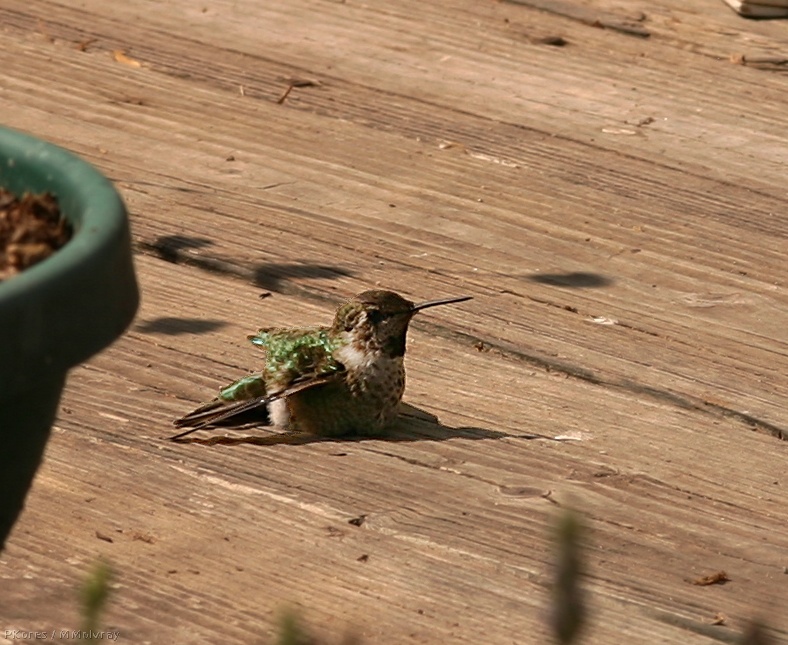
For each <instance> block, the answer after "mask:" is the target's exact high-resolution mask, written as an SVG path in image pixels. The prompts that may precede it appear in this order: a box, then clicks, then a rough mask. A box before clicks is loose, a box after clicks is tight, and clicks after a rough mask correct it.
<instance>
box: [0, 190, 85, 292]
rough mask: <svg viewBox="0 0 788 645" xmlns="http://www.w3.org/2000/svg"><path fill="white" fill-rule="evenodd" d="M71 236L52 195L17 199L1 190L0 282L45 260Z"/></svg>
mask: <svg viewBox="0 0 788 645" xmlns="http://www.w3.org/2000/svg"><path fill="white" fill-rule="evenodd" d="M71 234H72V230H71V225H70V224H69V223H68V222H67V221H66V219H65V218H64V217H63V216H62V215H61V213H60V208H59V207H58V203H57V199H56V198H55V196H54V195H52V194H51V193H42V194H40V195H33V194H30V193H25V194H24V195H22V197H21V198H20V197H17V196H16V195H14V194H13V193H11V192H9V191H7V190H5V189H3V188H0V282H1V281H3V280H6V279H8V278H10V277H12V276H14V275H16V274H17V273H19V272H20V271H24V270H25V269H27V268H28V267H30V266H33V265H34V264H36V263H38V262H41V260H45V259H46V258H48V257H49V256H50V255H52V254H53V253H54V252H55V251H57V250H58V249H59V248H60V247H62V246H63V245H64V244H65V243H66V242H68V240H69V239H71Z"/></svg>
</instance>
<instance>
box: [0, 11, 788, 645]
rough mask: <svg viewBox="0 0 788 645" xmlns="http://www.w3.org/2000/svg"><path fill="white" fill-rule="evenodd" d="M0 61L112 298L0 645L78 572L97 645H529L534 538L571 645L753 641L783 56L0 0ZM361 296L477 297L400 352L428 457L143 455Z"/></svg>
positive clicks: (259, 449)
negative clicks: (99, 256) (110, 222)
mask: <svg viewBox="0 0 788 645" xmlns="http://www.w3.org/2000/svg"><path fill="white" fill-rule="evenodd" d="M690 5H691V7H690ZM0 28H1V29H2V31H1V33H0V35H1V36H2V47H0V70H2V76H1V78H0V121H1V122H2V123H3V124H5V125H8V126H11V127H16V128H19V129H22V130H24V131H27V132H30V133H32V134H35V135H37V136H40V137H43V138H46V139H48V140H51V141H53V142H55V143H58V144H60V145H63V146H65V147H67V148H69V149H71V150H73V151H75V152H77V153H78V154H80V155H82V156H83V157H85V158H86V159H87V160H89V161H90V162H92V163H93V164H95V165H96V166H97V167H99V168H100V169H101V170H102V171H103V172H105V173H106V174H107V175H108V176H109V177H110V178H112V180H113V181H114V182H115V183H116V185H117V187H118V188H119V190H120V192H121V193H122V195H123V197H124V199H125V200H126V203H127V204H128V207H129V210H130V213H131V222H132V227H133V237H134V245H135V255H136V266H137V271H138V276H139V281H140V284H141V288H142V293H143V302H142V306H141V309H140V312H139V315H138V317H137V320H136V321H135V323H134V325H133V326H132V327H131V329H130V330H129V332H128V333H127V334H126V335H125V336H124V337H123V338H122V339H121V340H120V341H119V342H117V343H116V344H115V345H113V346H112V347H111V348H110V349H108V350H107V351H105V352H104V353H102V354H101V355H99V356H98V357H96V358H95V359H93V360H92V361H90V362H89V363H88V364H86V365H83V366H80V367H78V368H76V369H74V370H73V371H72V373H71V375H70V377H69V380H68V385H67V389H66V391H65V393H64V397H63V401H62V406H61V411H60V415H59V418H58V420H57V422H56V426H55V428H54V431H53V435H52V438H51V441H50V443H49V445H48V449H47V454H46V461H45V464H44V465H43V467H42V468H41V470H40V472H39V475H38V477H37V479H36V481H35V484H34V486H33V489H32V491H31V493H30V495H29V497H28V500H27V507H26V510H25V512H24V514H23V516H22V518H21V520H20V521H19V523H18V524H17V526H16V528H15V530H14V532H13V534H12V535H11V538H10V539H9V542H8V546H7V549H6V550H5V552H3V553H2V555H0V576H2V578H3V581H2V584H0V642H14V643H16V642H19V639H18V638H16V637H14V638H15V639H14V640H12V636H9V634H8V632H5V631H3V630H13V629H17V630H20V631H27V632H35V631H47V632H49V633H51V631H52V630H53V629H54V630H58V632H57V633H58V634H59V633H60V632H59V630H61V629H74V628H76V627H77V626H78V624H79V617H78V614H79V604H78V601H77V598H76V595H75V589H76V587H77V586H78V584H79V583H80V581H81V580H83V579H84V577H85V576H86V575H87V573H88V571H89V570H90V568H91V566H92V563H93V562H94V561H96V560H97V559H98V558H99V557H104V558H106V559H107V560H108V561H109V562H110V563H111V566H112V567H113V569H114V571H115V578H114V592H113V594H112V596H111V598H110V602H109V607H108V609H107V611H106V614H105V616H104V619H103V625H104V626H105V627H106V629H108V630H116V631H117V632H118V633H119V637H118V641H117V642H120V643H168V642H169V643H219V642H222V643H267V642H272V638H273V634H274V632H275V631H276V626H277V621H278V616H279V615H280V614H281V612H282V611H284V610H286V609H287V608H291V609H295V610H296V611H297V612H298V613H300V614H301V615H302V617H303V619H304V621H305V622H306V623H307V624H308V625H309V626H310V628H312V629H313V630H314V631H315V632H316V633H318V634H319V635H321V637H324V638H325V639H326V640H327V641H329V642H338V641H339V639H340V638H341V636H342V635H343V634H346V633H353V634H356V635H357V636H358V637H360V639H361V640H362V642H363V643H370V644H371V643H391V644H399V643H469V644H470V643H473V644H478V643H489V644H499V643H500V644H504V643H506V644H512V643H516V644H519V643H545V642H548V639H549V636H548V626H547V625H548V623H547V616H548V614H549V598H550V595H549V593H550V584H551V580H552V578H551V575H552V568H551V563H552V560H553V555H552V550H553V547H552V544H551V530H552V526H553V525H554V522H555V519H556V517H557V516H558V514H559V513H560V512H561V511H562V508H563V507H566V506H568V505H571V506H573V507H575V508H577V509H578V510H579V512H580V515H581V517H582V518H583V521H584V523H585V525H586V527H587V534H586V538H587V539H586V548H585V551H584V555H585V558H586V565H587V577H586V580H585V587H586V591H587V600H588V604H589V623H588V626H587V630H586V632H585V635H584V639H583V641H582V642H583V643H589V644H600V645H602V644H610V643H683V644H684V645H705V644H710V643H715V642H723V643H730V642H735V639H736V638H737V635H738V634H739V633H740V632H741V631H742V630H743V629H745V626H746V624H747V621H749V620H750V619H752V618H756V617H760V618H762V619H763V620H764V621H765V622H766V623H767V625H768V626H769V627H768V631H769V632H770V633H771V635H772V637H773V638H774V639H775V640H774V642H780V641H781V640H783V639H788V609H787V608H788V576H786V566H788V559H787V556H786V554H788V531H786V526H788V504H786V498H787V497H788V490H787V489H786V486H788V476H787V473H788V465H787V464H788V452H787V451H786V446H788V444H786V443H785V441H783V440H781V438H780V437H782V439H785V437H786V433H788V413H787V412H786V407H785V401H786V398H787V397H788V378H787V377H786V374H788V297H787V296H786V280H787V279H788V264H786V250H788V248H787V246H786V238H788V215H786V213H788V188H786V186H788V182H787V181H786V178H787V177H788V170H787V169H788V145H786V133H788V111H786V108H785V106H786V105H787V104H788V74H787V73H786V66H785V64H784V62H785V60H786V59H787V58H788V41H786V38H785V33H786V32H785V29H786V22H785V21H773V22H753V21H747V20H744V19H742V18H740V17H738V16H737V15H736V14H734V13H733V12H731V11H730V10H729V9H728V8H727V7H726V6H725V5H724V3H722V2H719V1H712V0H708V1H704V2H693V3H686V2H683V1H679V0H655V1H654V2H650V3H640V4H637V3H635V4H634V5H632V4H631V3H623V2H613V1H612V0H609V1H605V0H588V1H583V2H581V1H580V0H565V1H560V2H559V1H558V0H554V1H551V0H533V1H523V2H521V3H508V2H495V1H490V0H439V1H436V2H422V1H419V2H417V1H414V0H401V1H398V2H390V1H388V0H366V1H365V2H360V1H356V0H346V1H345V2H342V1H330V0H288V1H287V2H255V1H254V0H232V1H230V0H205V1H204V2H192V1H191V0H168V1H167V2H159V1H153V0H128V1H126V2H105V1H103V0H83V1H81V2H79V3H75V2H66V1H65V0H63V1H61V2H47V1H43V0H29V1H28V2H20V1H18V0H10V2H6V3H4V4H3V5H2V7H0ZM780 61H783V62H782V63H781V62H780ZM376 286H381V287H385V288H390V289H394V290H396V291H398V292H400V293H402V294H403V295H405V296H407V297H409V298H411V299H414V300H421V299H426V298H437V297H444V296H453V295H463V294H469V295H472V296H474V300H472V301H471V302H468V303H463V304H461V305H456V306H452V307H442V308H438V309H433V310H430V311H429V312H425V313H424V314H423V315H421V316H420V317H419V318H418V319H417V320H416V321H415V323H414V325H413V327H412V330H411V334H410V337H409V344H408V358H407V365H408V389H407V392H406V395H405V399H406V401H407V402H408V403H409V404H411V405H412V406H415V407H416V408H418V409H419V410H421V411H422V414H421V415H420V416H421V417H425V416H427V415H435V416H436V417H437V418H438V419H439V423H437V424H436V423H432V422H430V421H429V420H426V419H425V418H418V417H414V416H405V417H403V419H402V420H401V422H400V423H399V424H398V426H397V427H396V428H395V429H394V430H393V432H392V437H391V438H390V440H385V441H384V440H375V441H345V442H315V443H309V444H305V445H297V446H257V445H238V446H211V447H209V446H203V445H196V444H173V443H170V442H168V441H167V440H166V437H167V436H168V434H170V433H171V432H172V428H171V421H172V419H173V418H175V417H176V416H179V415H181V414H183V413H185V412H187V411H188V410H189V409H191V407H193V406H194V405H195V404H196V403H197V402H199V401H202V400H205V399H206V398H209V397H210V396H212V395H213V393H214V392H215V390H216V389H217V388H218V387H219V386H220V385H222V384H224V383H225V382H227V381H229V380H231V379H233V378H235V377H237V376H240V375H242V374H245V373H247V372H249V371H253V370H254V369H256V367H257V365H258V364H257V362H256V361H257V360H258V358H259V354H258V350H256V349H255V348H253V347H252V346H251V345H249V344H248V343H247V341H246V340H245V336H246V334H248V333H251V332H253V331H255V330H256V329H257V328H258V327H261V326H271V325H296V324H304V325H306V324H325V323H328V322H329V321H330V320H331V317H332V314H333V311H334V309H335V307H336V306H337V305H338V304H339V303H340V302H342V301H343V299H345V298H347V297H349V296H351V295H353V294H354V293H357V292H360V291H363V290H365V289H368V288H374V287H376ZM261 293H270V294H271V295H270V296H269V297H266V298H264V299H260V295H261ZM6 340H7V341H8V340H10V339H6ZM424 413H426V415H425V414H424ZM249 432H251V434H252V435H258V436H263V435H264V434H265V430H261V429H253V430H251V431H249ZM203 436H208V435H206V434H204V435H203ZM719 571H725V572H726V574H727V576H728V577H729V578H730V581H729V582H728V583H727V584H724V585H711V586H700V585H695V584H692V582H693V581H696V580H697V579H699V578H701V577H702V576H706V575H711V574H714V573H716V572H719ZM713 623H719V624H713ZM3 638H5V639H6V640H3ZM63 642H65V640H64V641H63Z"/></svg>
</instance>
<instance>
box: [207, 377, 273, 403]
mask: <svg viewBox="0 0 788 645" xmlns="http://www.w3.org/2000/svg"><path fill="white" fill-rule="evenodd" d="M264 394H265V382H264V381H263V377H262V376H260V375H259V374H253V375H252V376H244V377H243V378H241V379H238V380H237V381H235V383H231V384H230V385H228V386H227V387H225V388H222V389H221V390H220V392H219V396H218V397H217V398H219V399H221V400H222V401H248V400H249V399H254V398H256V397H258V396H263V395H264Z"/></svg>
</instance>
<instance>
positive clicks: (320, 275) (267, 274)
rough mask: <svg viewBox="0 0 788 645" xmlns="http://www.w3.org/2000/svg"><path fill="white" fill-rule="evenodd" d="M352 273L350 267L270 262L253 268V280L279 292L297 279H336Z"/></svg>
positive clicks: (262, 286) (259, 284)
mask: <svg viewBox="0 0 788 645" xmlns="http://www.w3.org/2000/svg"><path fill="white" fill-rule="evenodd" d="M352 275H353V272H352V271H350V270H348V269H344V268H342V267H339V266H330V265H327V264H312V263H297V262H287V263H274V262H268V263H264V264H259V265H257V266H256V267H254V268H253V270H252V282H253V284H254V285H255V286H257V287H260V288H261V289H266V290H267V291H273V292H275V293H278V292H280V291H282V288H283V286H284V285H285V284H287V283H290V282H293V281H297V280H302V279H311V278H317V279H321V280H336V279H338V278H342V277H348V276H352Z"/></svg>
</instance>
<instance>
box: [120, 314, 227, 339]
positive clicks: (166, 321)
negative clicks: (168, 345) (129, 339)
mask: <svg viewBox="0 0 788 645" xmlns="http://www.w3.org/2000/svg"><path fill="white" fill-rule="evenodd" d="M225 325H227V323H226V322H224V321H222V320H202V319H200V318H174V317H169V316H162V317H160V318H154V319H153V320H144V321H142V322H140V323H138V324H136V325H135V326H134V331H138V332H141V333H143V334H163V335H165V336H180V335H181V334H207V333H208V332H211V331H214V330H216V329H219V328H220V327H224V326H225Z"/></svg>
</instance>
